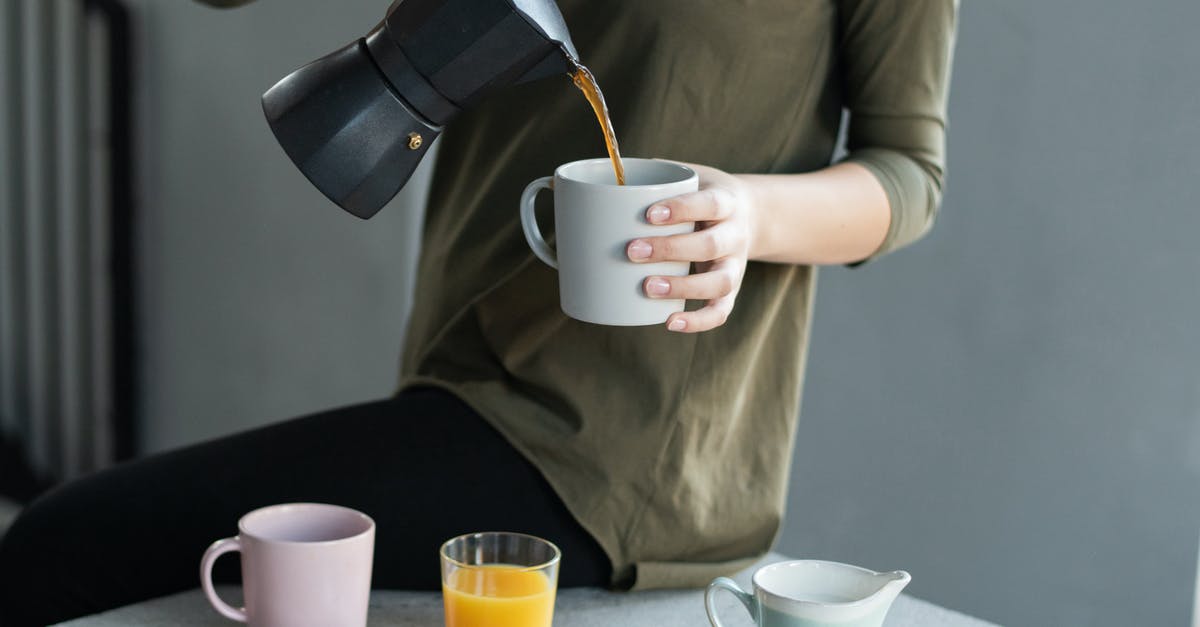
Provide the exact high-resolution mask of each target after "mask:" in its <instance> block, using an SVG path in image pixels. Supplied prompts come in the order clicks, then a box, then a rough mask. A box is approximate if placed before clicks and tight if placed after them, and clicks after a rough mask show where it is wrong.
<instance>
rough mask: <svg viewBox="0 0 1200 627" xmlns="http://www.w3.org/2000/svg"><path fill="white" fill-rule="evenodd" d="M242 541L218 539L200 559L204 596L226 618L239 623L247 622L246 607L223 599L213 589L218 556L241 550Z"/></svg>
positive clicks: (201, 585) (201, 584) (235, 538)
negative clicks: (213, 575) (234, 604)
mask: <svg viewBox="0 0 1200 627" xmlns="http://www.w3.org/2000/svg"><path fill="white" fill-rule="evenodd" d="M241 550H242V541H241V540H240V539H238V538H237V537H233V538H225V539H224V540H217V541H216V542H213V543H212V546H210V547H208V550H207V551H205V552H204V558H203V559H201V560H200V587H201V588H204V596H206V597H208V602H209V603H211V604H212V606H213V608H214V609H216V610H217V611H218V612H220V613H221V615H222V616H224V617H225V618H232V619H233V620H236V621H238V622H239V623H244V622H246V608H244V607H243V608H235V607H232V606H230V605H229V604H228V603H226V602H224V601H222V600H221V597H219V596H217V591H216V590H215V589H213V583H212V569H213V564H215V563H216V561H217V558H218V557H221V556H222V555H224V554H226V553H229V552H231V551H241Z"/></svg>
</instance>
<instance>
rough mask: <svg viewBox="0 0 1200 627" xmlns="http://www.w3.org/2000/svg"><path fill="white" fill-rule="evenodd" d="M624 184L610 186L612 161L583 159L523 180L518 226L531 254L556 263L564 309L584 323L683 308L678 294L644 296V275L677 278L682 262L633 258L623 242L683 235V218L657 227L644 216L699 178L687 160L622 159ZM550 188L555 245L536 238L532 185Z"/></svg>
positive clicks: (654, 319) (653, 319)
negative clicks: (549, 173) (675, 296)
mask: <svg viewBox="0 0 1200 627" xmlns="http://www.w3.org/2000/svg"><path fill="white" fill-rule="evenodd" d="M624 162H625V182H626V185H617V184H616V176H615V175H614V174H613V168H612V162H611V161H609V160H608V159H587V160H585V161H575V162H572V163H567V164H563V165H561V166H559V167H558V169H556V170H555V171H554V176H545V177H542V178H540V179H537V180H536V181H534V182H532V183H530V184H529V185H528V186H527V187H526V188H525V193H524V194H522V195H521V227H522V228H523V229H524V231H525V240H526V241H528V242H529V247H530V248H532V249H533V252H534V254H536V255H537V257H538V258H539V259H541V260H542V261H544V262H545V263H546V264H547V265H549V266H550V267H552V268H557V269H558V291H559V304H560V306H561V307H562V310H563V313H565V314H567V315H568V316H570V317H572V318H575V319H576V320H582V321H584V322H593V323H596V324H608V325H618V326H639V325H650V324H662V323H664V322H666V321H667V318H668V317H670V315H671V314H673V313H675V312H677V311H683V308H684V304H685V301H684V300H683V299H661V298H650V297H648V296H646V294H645V291H644V290H643V288H642V284H643V282H644V281H645V279H646V277H648V276H651V275H655V276H684V275H686V274H687V273H688V270H689V268H690V266H691V264H690V263H688V262H686V261H670V262H655V263H640V264H639V263H634V262H632V261H630V260H629V257H628V256H626V253H625V247H626V246H627V245H628V244H629V242H630V241H631V240H634V239H637V238H639V237H656V236H665V235H676V234H679V233H689V232H691V231H693V230H695V224H694V223H692V222H687V223H683V224H672V225H667V226H659V225H653V224H650V222H649V221H647V220H646V210H647V209H649V208H650V205H653V204H654V203H655V202H657V201H660V200H666V199H667V198H671V197H672V196H678V195H680V194H686V193H688V192H694V191H696V190H697V189H698V188H699V186H700V179H699V177H698V176H696V172H695V171H693V170H692V169H691V168H688V167H687V166H683V165H680V164H678V163H673V162H670V161H659V160H656V159H624ZM543 189H553V190H554V233H555V248H551V247H550V246H549V245H548V244H546V241H545V239H543V238H542V233H541V230H540V229H539V228H538V224H537V218H536V216H535V215H534V200H535V199H536V197H537V194H538V192H539V191H541V190H543Z"/></svg>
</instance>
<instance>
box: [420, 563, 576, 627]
mask: <svg viewBox="0 0 1200 627" xmlns="http://www.w3.org/2000/svg"><path fill="white" fill-rule="evenodd" d="M442 601H443V602H444V603H445V606H446V627H550V621H551V619H552V618H553V617H554V584H553V583H552V582H551V581H550V579H549V578H548V577H546V574H545V573H544V572H541V571H536V570H529V569H528V568H523V567H519V566H509V565H506V564H488V565H486V566H472V567H470V568H459V569H458V570H455V571H454V572H453V573H451V574H450V576H449V577H448V579H447V581H446V582H445V583H443V584H442Z"/></svg>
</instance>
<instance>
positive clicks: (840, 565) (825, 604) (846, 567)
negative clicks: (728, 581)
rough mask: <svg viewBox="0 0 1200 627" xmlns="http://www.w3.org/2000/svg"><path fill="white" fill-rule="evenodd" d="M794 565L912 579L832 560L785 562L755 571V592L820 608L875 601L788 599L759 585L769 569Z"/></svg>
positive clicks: (847, 606)
mask: <svg viewBox="0 0 1200 627" xmlns="http://www.w3.org/2000/svg"><path fill="white" fill-rule="evenodd" d="M792 564H822V565H826V566H831V567H834V568H840V569H843V570H850V571H854V572H857V573H860V574H863V575H867V576H870V577H874V576H878V575H891V574H902V579H911V578H912V576H911V575H909V574H908V573H907V572H905V571H902V570H895V571H887V572H879V571H874V570H871V569H870V568H863V567H862V566H855V565H854V564H846V563H844V562H833V561H830V560H785V561H782V562H775V563H774V564H767V565H766V566H763V567H762V568H759V569H758V570H756V571H754V575H753V576H752V577H751V578H750V581H751V582H752V583H753V584H754V590H755V591H756V592H758V591H761V592H762V593H763V594H765V595H767V596H769V597H771V598H774V599H779V600H781V601H786V602H788V603H800V604H804V605H813V606H818V607H830V608H852V607H856V606H859V605H866V604H867V603H869V602H871V601H873V598H872V597H874V596H875V593H871V594H869V595H867V596H865V597H863V598H861V599H855V600H853V601H836V602H834V601H815V600H812V599H793V598H791V597H786V596H783V595H781V594H776V593H774V592H772V591H771V590H769V589H767V588H766V587H764V586H763V585H762V584H761V583H759V575H761V574H762V573H763V572H764V571H766V570H768V569H774V568H783V567H786V566H789V565H792Z"/></svg>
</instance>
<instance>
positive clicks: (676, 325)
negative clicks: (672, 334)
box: [667, 318, 687, 331]
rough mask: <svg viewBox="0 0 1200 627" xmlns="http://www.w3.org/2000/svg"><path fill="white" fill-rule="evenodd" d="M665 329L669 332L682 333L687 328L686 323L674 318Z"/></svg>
mask: <svg viewBox="0 0 1200 627" xmlns="http://www.w3.org/2000/svg"><path fill="white" fill-rule="evenodd" d="M667 328H668V329H670V330H671V331H682V330H684V329H686V328H687V322H686V321H684V320H683V319H682V318H676V319H674V320H672V321H671V324H668V325H667Z"/></svg>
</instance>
